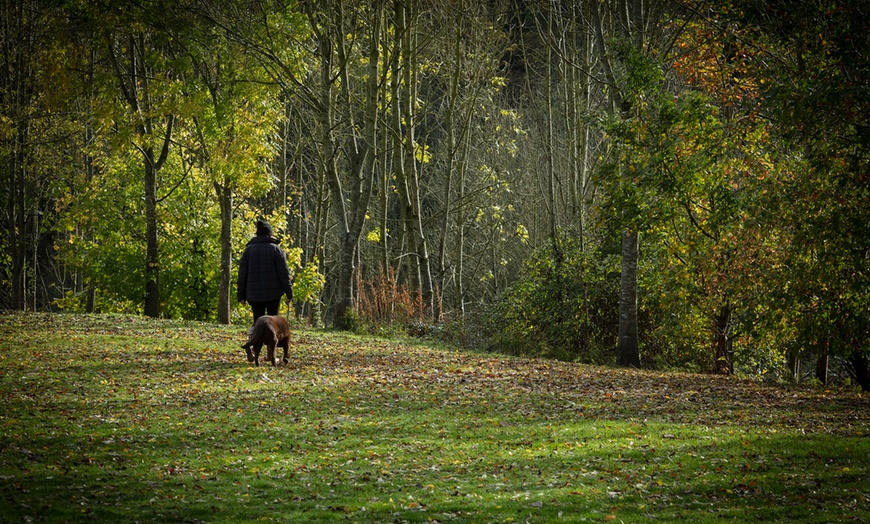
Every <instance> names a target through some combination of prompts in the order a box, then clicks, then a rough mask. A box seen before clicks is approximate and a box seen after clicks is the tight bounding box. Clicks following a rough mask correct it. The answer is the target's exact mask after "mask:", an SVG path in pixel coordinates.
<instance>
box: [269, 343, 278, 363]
mask: <svg viewBox="0 0 870 524" xmlns="http://www.w3.org/2000/svg"><path fill="white" fill-rule="evenodd" d="M276 345H277V344H275V342H269V343H268V344H267V346H268V347H269V353H268V356H269V362H270V363H271V364H272V365H273V366H274V365H275V347H276Z"/></svg>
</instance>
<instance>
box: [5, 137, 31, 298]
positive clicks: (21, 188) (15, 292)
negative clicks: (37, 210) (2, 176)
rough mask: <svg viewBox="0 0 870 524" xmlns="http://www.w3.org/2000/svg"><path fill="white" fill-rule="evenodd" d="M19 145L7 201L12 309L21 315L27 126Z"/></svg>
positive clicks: (12, 162) (24, 277) (24, 288)
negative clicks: (10, 248) (9, 226)
mask: <svg viewBox="0 0 870 524" xmlns="http://www.w3.org/2000/svg"><path fill="white" fill-rule="evenodd" d="M17 138H18V143H17V144H16V145H15V147H14V148H13V151H12V155H11V157H12V158H11V159H10V180H11V182H12V188H11V189H12V191H10V193H9V200H10V203H11V205H10V208H9V209H10V212H11V217H10V220H11V222H12V224H11V225H12V227H11V228H10V238H9V241H10V246H11V247H12V308H13V309H17V310H20V311H24V310H25V309H27V235H26V231H27V210H26V202H27V199H26V187H27V184H26V183H25V179H26V177H25V171H24V169H25V168H24V165H25V162H24V158H23V156H24V152H23V148H24V147H25V144H27V126H26V125H24V126H22V127H21V128H20V129H19V132H18V136H17Z"/></svg>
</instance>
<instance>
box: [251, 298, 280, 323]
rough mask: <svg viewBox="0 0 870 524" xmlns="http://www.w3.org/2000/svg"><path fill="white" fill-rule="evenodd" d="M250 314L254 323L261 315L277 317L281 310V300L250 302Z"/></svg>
mask: <svg viewBox="0 0 870 524" xmlns="http://www.w3.org/2000/svg"><path fill="white" fill-rule="evenodd" d="M250 304H251V312H252V313H253V314H254V322H256V321H257V319H258V318H260V317H262V316H263V315H277V314H278V312H279V311H280V310H281V299H280V298H276V299H275V300H270V301H268V302H250Z"/></svg>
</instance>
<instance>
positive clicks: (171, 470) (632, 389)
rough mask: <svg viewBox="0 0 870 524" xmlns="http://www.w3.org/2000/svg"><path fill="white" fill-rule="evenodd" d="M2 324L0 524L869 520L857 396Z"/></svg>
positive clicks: (60, 322) (141, 323)
mask: <svg viewBox="0 0 870 524" xmlns="http://www.w3.org/2000/svg"><path fill="white" fill-rule="evenodd" d="M244 334H245V329H244V328H243V327H241V326H216V325H210V324H197V323H180V322H171V321H164V320H147V319H143V318H138V317H125V316H73V315H48V314H11V313H3V314H0V479H2V481H0V521H3V522H43V521H44V522H64V521H67V522H88V521H95V522H125V523H127V522H241V521H265V522H272V521H276V522H317V521H321V522H334V521H341V522H444V523H446V522H480V523H487V522H673V521H687V522H692V523H699V522H722V521H729V520H730V521H737V522H746V521H776V522H785V521H790V522H843V521H859V522H868V521H870V506H868V499H870V480H868V479H870V438H868V436H870V397H868V396H867V395H862V394H860V393H858V392H855V391H839V390H835V391H827V390H824V389H818V388H794V387H782V386H766V385H761V384H758V383H754V382H749V381H743V380H739V379H735V378H724V377H714V376H704V375H689V374H673V373H654V372H645V371H629V370H613V369H605V368H598V367H589V366H578V365H572V364H566V363H558V362H549V361H542V360H523V359H516V358H506V357H499V356H495V355H488V354H473V353H467V352H460V351H456V350H453V349H449V348H438V347H434V346H427V345H425V344H418V343H414V342H399V341H391V340H380V339H372V338H360V337H354V336H350V335H345V334H337V333H328V332H319V331H297V332H295V333H294V335H293V340H292V344H293V346H292V348H291V349H292V351H291V357H292V358H291V361H290V363H289V364H288V365H287V366H282V367H277V368H271V367H259V368H256V367H254V366H252V365H251V364H248V363H247V362H246V360H245V356H244V352H243V351H242V349H241V348H239V344H240V343H241V342H243V341H244V338H245V337H244Z"/></svg>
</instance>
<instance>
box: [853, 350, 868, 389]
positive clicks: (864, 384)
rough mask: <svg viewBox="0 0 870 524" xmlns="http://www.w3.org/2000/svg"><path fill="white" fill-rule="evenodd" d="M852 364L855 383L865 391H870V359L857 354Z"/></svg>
mask: <svg viewBox="0 0 870 524" xmlns="http://www.w3.org/2000/svg"><path fill="white" fill-rule="evenodd" d="M850 363H851V364H852V372H853V373H854V377H855V381H856V382H857V383H858V384H859V385H860V386H861V389H862V390H863V391H870V359H868V358H867V357H865V356H863V355H861V354H859V353H855V354H854V355H853V356H852V358H851V360H850Z"/></svg>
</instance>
